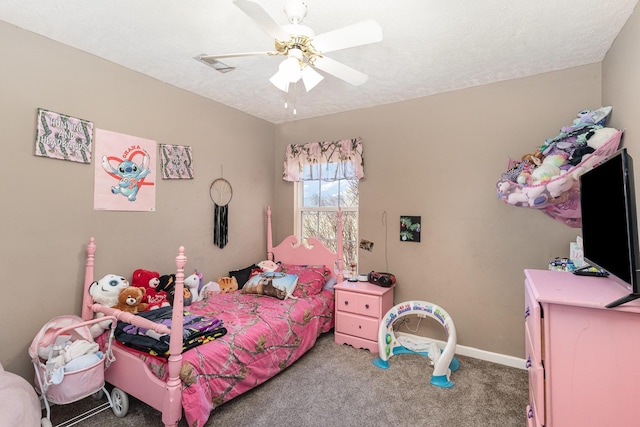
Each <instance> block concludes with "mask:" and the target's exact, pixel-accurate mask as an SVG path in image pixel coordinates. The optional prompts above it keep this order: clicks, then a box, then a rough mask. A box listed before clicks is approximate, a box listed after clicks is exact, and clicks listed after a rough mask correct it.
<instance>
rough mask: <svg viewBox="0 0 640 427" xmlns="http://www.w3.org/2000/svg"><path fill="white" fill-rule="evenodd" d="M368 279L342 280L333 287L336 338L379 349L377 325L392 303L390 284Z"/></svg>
mask: <svg viewBox="0 0 640 427" xmlns="http://www.w3.org/2000/svg"><path fill="white" fill-rule="evenodd" d="M394 287H395V285H394V286H392V287H390V288H383V287H381V286H378V285H373V284H371V283H368V282H348V281H344V282H342V283H339V284H337V285H336V286H335V287H334V290H335V298H336V326H335V334H334V336H335V341H336V343H338V344H349V345H352V346H354V347H357V348H364V349H367V350H369V351H370V352H371V353H376V354H377V353H378V327H379V326H380V321H381V320H382V318H383V317H384V315H385V314H386V313H387V311H389V309H391V307H393V288H394Z"/></svg>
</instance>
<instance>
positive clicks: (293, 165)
mask: <svg viewBox="0 0 640 427" xmlns="http://www.w3.org/2000/svg"><path fill="white" fill-rule="evenodd" d="M321 168H322V169H321ZM362 178H364V156H363V148H362V139H360V138H354V139H343V140H341V141H332V142H311V143H308V144H291V145H289V146H288V147H287V151H286V153H285V156H284V172H283V174H282V179H283V180H285V181H301V180H309V179H322V180H323V181H336V180H338V179H358V180H359V179H362Z"/></svg>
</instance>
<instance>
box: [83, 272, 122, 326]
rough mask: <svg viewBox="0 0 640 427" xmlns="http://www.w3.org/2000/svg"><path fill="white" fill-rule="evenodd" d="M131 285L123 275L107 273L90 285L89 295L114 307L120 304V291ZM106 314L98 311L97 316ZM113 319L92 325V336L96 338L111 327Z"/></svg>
mask: <svg viewBox="0 0 640 427" xmlns="http://www.w3.org/2000/svg"><path fill="white" fill-rule="evenodd" d="M127 287H129V281H128V280H127V279H125V278H124V277H122V276H118V275H116V274H107V275H106V276H104V277H103V278H102V279H100V280H98V281H97V282H93V283H92V284H91V286H89V295H91V297H92V298H93V302H95V303H98V304H102V305H104V306H106V307H112V306H114V305H116V304H118V296H119V295H120V291H121V290H123V289H124V288H127ZM102 316H104V314H102V313H96V315H95V317H102ZM110 325H111V321H104V322H98V323H94V324H93V325H91V326H90V327H89V328H90V329H91V336H93V337H94V338H96V337H97V336H99V335H100V334H102V332H103V331H104V330H106V329H109V327H110Z"/></svg>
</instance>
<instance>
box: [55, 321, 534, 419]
mask: <svg viewBox="0 0 640 427" xmlns="http://www.w3.org/2000/svg"><path fill="white" fill-rule="evenodd" d="M373 358H374V356H373V355H372V354H371V353H369V352H368V351H366V350H360V349H355V348H352V347H350V346H346V345H337V344H335V343H334V341H333V334H332V333H328V334H324V335H323V336H321V337H320V338H319V339H318V342H317V343H316V346H315V347H314V348H313V349H312V350H311V351H310V352H309V353H307V354H306V355H304V356H303V357H302V358H301V359H300V360H298V361H297V362H296V363H294V364H293V365H292V366H291V367H289V368H288V369H286V370H285V371H284V372H282V373H281V374H279V375H278V376H276V377H275V378H273V379H271V380H269V381H268V382H266V383H265V384H262V385H261V386H260V387H258V388H256V389H254V390H252V391H250V392H248V393H245V394H244V395H242V396H240V397H238V398H236V399H234V400H232V401H230V402H227V403H225V404H224V405H222V406H221V407H219V408H217V409H216V410H215V411H214V413H213V414H212V415H211V418H210V419H209V422H208V423H207V424H206V426H207V427H213V426H226V427H231V426H232V427H245V426H246V427H249V426H285V425H287V426H318V427H320V426H354V427H355V426H362V425H365V426H380V427H389V426H425V427H430V426H434V427H435V426H438V427H467V426H468V427H491V426H496V427H524V426H525V425H526V405H527V402H528V375H527V371H526V370H523V369H516V368H511V367H506V366H503V365H498V364H495V363H489V362H485V361H481V360H478V359H473V358H469V357H464V356H457V358H458V360H459V362H460V368H459V369H458V370H457V371H455V372H453V373H452V374H451V381H453V382H454V384H455V385H454V386H453V387H451V388H448V389H445V388H440V387H435V386H433V385H431V384H430V383H429V380H430V379H431V374H432V372H433V367H432V366H430V365H429V360H428V359H427V358H425V357H422V356H419V355H415V354H407V355H396V356H393V357H391V358H390V359H389V369H380V368H378V367H376V366H375V365H374V364H373V363H372V360H373ZM105 400H106V398H105ZM98 403H99V402H98ZM91 406H96V402H95V401H93V400H92V399H85V400H83V401H80V402H76V403H74V404H69V405H62V406H54V407H52V422H53V424H54V425H57V424H58V423H60V422H61V421H62V420H67V419H69V418H70V417H71V416H72V413H73V412H75V413H78V412H79V411H82V410H85V409H87V408H89V407H91ZM78 425H81V426H92V427H94V426H95V427H101V426H109V427H117V426H162V419H161V415H160V413H159V412H158V411H156V410H154V409H151V408H150V407H148V406H147V405H145V404H143V403H141V402H140V401H138V400H135V399H130V408H129V412H128V413H127V415H126V416H125V417H123V418H116V417H115V416H114V414H113V412H112V411H111V410H107V411H104V412H102V413H100V414H98V415H96V416H94V417H92V418H89V419H87V420H86V421H84V422H82V423H80V424H78ZM180 426H181V427H187V424H186V422H185V421H184V420H182V421H181V422H180Z"/></svg>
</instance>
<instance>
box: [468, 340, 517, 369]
mask: <svg viewBox="0 0 640 427" xmlns="http://www.w3.org/2000/svg"><path fill="white" fill-rule="evenodd" d="M456 354H459V355H461V356H468V357H473V358H474V359H480V360H486V361H487V362H493V363H499V364H501V365H506V366H511V367H512V368H518V369H527V368H526V361H525V360H524V359H521V358H519V357H514V356H507V355H506V354H500V353H493V352H491V351H485V350H479V349H477V348H473V347H467V346H464V345H457V346H456Z"/></svg>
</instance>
